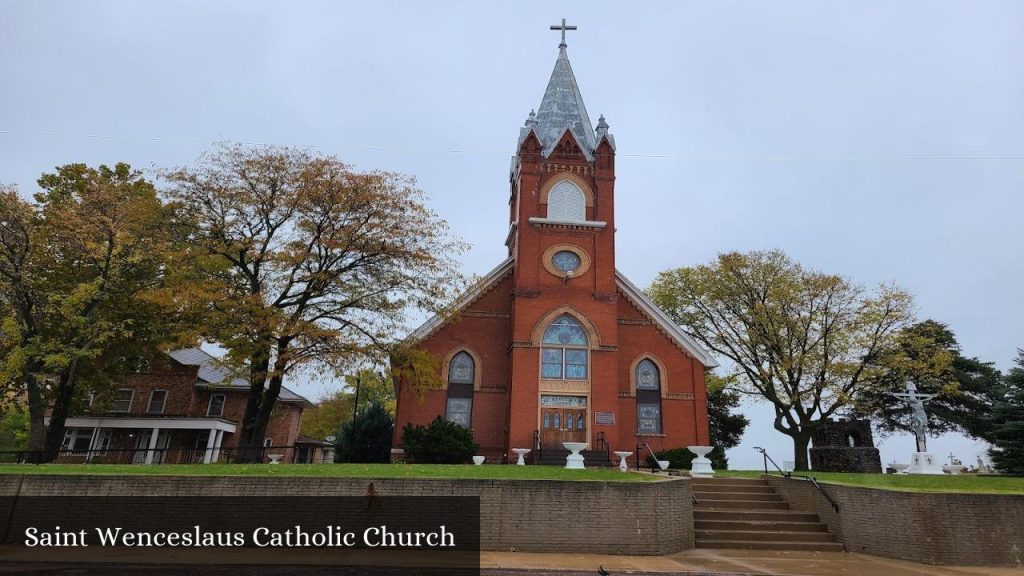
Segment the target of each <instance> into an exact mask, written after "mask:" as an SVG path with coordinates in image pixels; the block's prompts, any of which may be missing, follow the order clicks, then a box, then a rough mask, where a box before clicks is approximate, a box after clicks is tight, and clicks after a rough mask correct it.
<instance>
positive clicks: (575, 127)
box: [394, 33, 715, 462]
mask: <svg viewBox="0 0 1024 576" xmlns="http://www.w3.org/2000/svg"><path fill="white" fill-rule="evenodd" d="M563 35H564V33H563ZM510 183H511V194H510V197H509V221H510V223H509V231H508V237H507V239H506V245H507V246H508V254H509V255H508V258H507V259H506V260H505V261H504V262H502V263H501V264H499V265H498V267H497V268H495V269H494V270H492V271H491V272H490V273H489V274H487V276H486V277H484V278H483V280H482V281H481V282H479V283H478V284H476V286H475V287H474V288H473V289H472V290H471V291H470V292H468V293H466V294H464V295H463V296H462V297H461V299H460V300H459V301H458V303H457V305H456V308H457V315H456V316H455V319H454V320H452V319H445V318H441V317H438V318H434V319H432V320H431V321H428V322H427V323H426V324H424V325H422V326H420V327H419V328H418V329H417V330H416V331H415V332H413V334H412V335H411V339H412V340H413V341H415V342H418V345H419V346H421V347H422V348H423V349H425V350H427V351H429V352H430V353H432V354H434V355H437V356H438V357H440V358H442V359H443V363H442V367H441V370H442V374H441V376H442V379H443V380H444V381H445V386H444V388H443V389H440V390H431V391H428V392H426V393H425V394H419V393H417V392H416V391H415V390H413V389H412V387H410V386H409V385H408V383H406V382H399V383H398V408H397V417H396V423H395V424H396V425H395V441H394V446H395V447H397V448H401V445H402V444H401V434H402V433H401V431H402V427H403V426H404V425H405V424H407V423H410V422H411V423H413V424H426V423H428V422H430V421H431V420H433V419H434V418H436V417H437V416H443V417H445V418H447V419H449V420H452V421H454V422H457V423H459V424H462V425H464V426H467V427H468V428H470V429H471V430H472V431H473V436H474V438H475V440H476V441H477V442H478V443H479V444H480V447H481V448H480V454H481V455H485V456H487V457H488V459H489V460H490V461H495V460H504V459H507V458H508V454H509V453H510V450H511V449H512V448H532V449H534V453H535V454H536V452H538V450H537V449H538V448H540V449H542V450H541V451H542V452H543V453H544V454H551V455H555V454H560V453H564V452H563V451H562V442H586V443H589V444H590V447H591V448H592V449H594V450H595V451H599V452H602V453H604V452H608V451H612V450H624V451H632V450H633V449H634V448H635V447H636V446H637V444H638V443H644V442H646V443H649V444H650V445H651V447H652V448H653V449H655V450H658V449H664V448H675V447H680V446H689V445H708V444H710V439H709V435H708V415H707V401H706V390H705V385H704V371H705V370H706V369H708V368H711V367H713V366H715V361H714V359H713V358H712V357H711V355H710V354H708V353H707V352H706V351H704V350H703V349H702V348H701V347H700V346H699V345H698V344H696V343H695V342H694V341H693V340H692V339H691V338H689V337H688V336H687V335H686V334H684V333H683V332H682V331H681V330H680V329H679V328H678V327H677V326H676V325H675V324H674V323H673V322H672V321H671V320H670V319H669V318H668V317H666V315H665V314H664V313H663V312H662V311H661V310H659V309H658V308H657V307H656V306H655V305H654V303H652V302H651V301H650V299H648V298H647V296H646V295H644V293H643V292H641V291H640V290H639V289H638V288H637V287H636V286H635V285H633V284H632V283H631V282H630V281H629V280H628V279H627V278H626V277H625V276H623V275H622V274H621V273H620V272H619V271H617V270H616V268H615V139H614V138H613V137H612V135H611V134H609V133H608V125H607V123H605V120H604V117H601V118H600V119H599V120H598V123H597V127H596V130H595V128H594V127H592V124H591V123H590V118H589V117H588V116H587V110H586V108H585V107H584V105H583V97H582V96H581V95H580V89H579V86H578V85H577V84H576V78H575V76H574V74H573V71H572V67H571V66H570V64H569V57H568V55H567V53H566V45H565V42H564V40H563V42H562V44H560V45H559V51H558V59H557V60H556V61H555V69H554V71H553V72H552V73H551V80H550V81H549V82H548V85H547V89H546V90H545V91H544V98H543V99H542V100H541V104H540V108H538V109H537V112H536V114H534V113H533V112H531V113H530V115H529V118H528V119H527V120H526V125H525V126H523V127H522V128H520V131H519V141H518V150H517V151H516V155H515V156H514V157H513V159H512V167H511V174H510ZM627 198H629V199H630V200H631V201H636V200H637V197H636V194H635V193H633V194H629V195H628V196H627ZM592 454H594V456H595V457H596V455H597V452H594V453H592ZM514 457H515V456H513V458H514ZM546 459H547V458H546V457H545V460H546ZM562 462H564V458H563V459H562Z"/></svg>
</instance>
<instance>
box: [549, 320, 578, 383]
mask: <svg viewBox="0 0 1024 576" xmlns="http://www.w3.org/2000/svg"><path fill="white" fill-rule="evenodd" d="M542 343H543V344H544V347H543V348H542V349H541V371H540V374H541V378H548V379H558V380H561V379H567V380H586V379H587V349H586V346H587V333H586V332H585V331H584V329H583V325H582V324H580V322H579V320H576V319H575V318H573V317H572V316H570V315H568V314H563V315H561V316H559V317H558V318H556V319H555V321H554V322H552V323H551V325H550V326H548V328H547V330H545V331H544V338H543V340H542ZM555 346H557V348H556V347H555ZM575 347H580V348H575Z"/></svg>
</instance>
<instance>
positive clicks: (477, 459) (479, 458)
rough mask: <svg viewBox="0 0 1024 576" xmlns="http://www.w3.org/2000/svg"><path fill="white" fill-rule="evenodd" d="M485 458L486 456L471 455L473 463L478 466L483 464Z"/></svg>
mask: <svg viewBox="0 0 1024 576" xmlns="http://www.w3.org/2000/svg"><path fill="white" fill-rule="evenodd" d="M486 459H487V457H486V456H473V464H476V465H477V466H479V465H481V464H483V463H484V460H486Z"/></svg>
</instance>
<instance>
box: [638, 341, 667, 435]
mask: <svg viewBox="0 0 1024 576" xmlns="http://www.w3.org/2000/svg"><path fill="white" fill-rule="evenodd" d="M634 377H635V378H636V431H637V432H638V433H640V434H660V433H661V430H662V428H661V370H659V369H658V365H657V364H655V363H654V362H653V361H651V359H649V358H644V359H643V360H641V361H640V362H639V363H638V364H637V365H636V374H635V375H634Z"/></svg>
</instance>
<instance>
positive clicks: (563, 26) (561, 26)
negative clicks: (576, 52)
mask: <svg viewBox="0 0 1024 576" xmlns="http://www.w3.org/2000/svg"><path fill="white" fill-rule="evenodd" d="M551 29H552V30H561V31H562V43H561V44H559V45H558V47H559V48H565V46H566V44H565V31H566V30H575V29H576V27H575V26H566V24H565V18H562V23H561V24H555V25H554V26H552V27H551Z"/></svg>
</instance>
